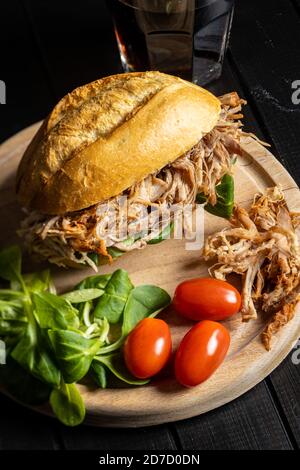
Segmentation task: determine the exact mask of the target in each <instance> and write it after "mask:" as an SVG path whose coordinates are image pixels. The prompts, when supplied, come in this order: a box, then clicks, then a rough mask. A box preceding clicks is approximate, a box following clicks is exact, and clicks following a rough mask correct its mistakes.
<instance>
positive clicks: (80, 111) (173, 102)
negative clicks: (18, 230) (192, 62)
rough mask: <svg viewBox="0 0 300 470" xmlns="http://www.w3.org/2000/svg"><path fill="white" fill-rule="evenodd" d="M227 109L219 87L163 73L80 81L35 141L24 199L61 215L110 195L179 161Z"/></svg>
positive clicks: (21, 182)
mask: <svg viewBox="0 0 300 470" xmlns="http://www.w3.org/2000/svg"><path fill="white" fill-rule="evenodd" d="M219 114H220V102H219V100H218V99H217V98H216V97H215V96H213V95H212V94H211V93H209V92H208V91H206V90H204V89H202V88H200V87H198V86H196V85H193V84H191V83H189V82H186V81H184V80H181V79H180V78H177V77H173V76H170V75H166V74H162V73H159V72H140V73H130V74H121V75H114V76H111V77H107V78H104V79H101V80H97V81H95V82H93V83H90V84H88V85H85V86H82V87H80V88H77V89H76V90H74V91H73V92H72V93H70V94H68V95H67V96H65V97H64V98H63V99H62V100H61V101H60V102H59V103H58V104H57V106H56V107H55V108H54V109H53V111H52V112H51V113H50V115H49V116H48V118H47V119H46V120H45V121H44V123H43V124H42V126H41V128H40V129H39V131H38V132H37V134H36V136H35V137H34V139H33V141H32V142H31V143H30V145H29V147H28V148H27V150H26V152H25V154H24V156H23V158H22V161H21V163H20V165H19V169H18V173H17V194H18V198H19V200H20V202H21V204H22V205H23V206H25V207H28V208H31V209H37V210H39V211H40V212H42V213H46V214H57V215H59V214H63V213H66V212H72V211H76V210H80V209H84V208H86V207H89V206H91V205H93V204H96V203H98V202H103V201H105V200H107V199H108V198H110V197H113V196H116V195H118V194H120V193H121V192H122V191H124V190H125V189H127V188H129V187H130V186H132V184H134V183H136V182H138V181H141V180H142V179H143V178H145V177H146V176H147V175H149V174H150V173H152V172H154V171H156V170H160V169H161V168H163V167H164V166H166V165H167V164H168V163H171V162H173V161H174V160H176V158H178V157H179V156H180V155H182V154H183V153H184V152H186V151H187V150H189V149H190V148H191V147H192V146H193V145H195V144H196V143H197V142H198V141H199V140H200V139H201V138H202V136H203V135H204V134H206V133H207V132H209V131H210V130H211V129H212V128H213V127H214V126H215V125H216V123H217V120H218V117H219Z"/></svg>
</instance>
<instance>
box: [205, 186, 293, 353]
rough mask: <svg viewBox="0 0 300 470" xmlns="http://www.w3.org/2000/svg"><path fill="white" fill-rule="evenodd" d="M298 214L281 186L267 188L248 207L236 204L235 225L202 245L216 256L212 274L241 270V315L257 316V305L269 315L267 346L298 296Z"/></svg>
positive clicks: (290, 314) (207, 256) (265, 334)
mask: <svg viewBox="0 0 300 470" xmlns="http://www.w3.org/2000/svg"><path fill="white" fill-rule="evenodd" d="M299 216H300V214H298V213H291V212H289V210H288V208H287V206H286V203H285V199H284V195H283V192H282V190H281V189H280V188H278V187H274V188H268V189H267V190H266V192H265V194H257V195H255V197H254V200H253V203H252V206H251V208H250V210H249V211H246V210H245V209H243V208H241V207H235V210H234V215H233V217H232V220H231V227H230V228H226V229H224V230H222V231H220V232H218V233H215V234H213V235H211V236H209V237H208V238H207V240H206V242H205V245H204V248H203V258H204V260H206V261H209V260H216V264H214V265H213V266H212V268H211V269H210V273H211V274H212V275H213V276H214V277H216V278H217V279H223V280H224V279H226V276H227V275H228V274H230V273H237V274H240V275H242V280H243V288H242V310H241V313H242V319H243V321H248V320H251V319H253V318H256V317H257V310H260V311H261V312H262V313H265V314H266V315H267V316H268V318H269V323H268V325H267V327H266V328H265V330H264V332H263V334H262V341H263V344H264V346H265V348H266V349H267V350H270V348H271V340H272V336H273V335H274V334H275V333H276V332H277V331H278V330H279V329H280V328H282V327H283V326H284V325H285V324H286V323H287V322H288V321H289V320H291V318H292V317H293V315H294V312H295V306H296V304H297V301H298V300H299V299H300V296H299V291H300V248H299V239H298V235H297V227H298V226H299Z"/></svg>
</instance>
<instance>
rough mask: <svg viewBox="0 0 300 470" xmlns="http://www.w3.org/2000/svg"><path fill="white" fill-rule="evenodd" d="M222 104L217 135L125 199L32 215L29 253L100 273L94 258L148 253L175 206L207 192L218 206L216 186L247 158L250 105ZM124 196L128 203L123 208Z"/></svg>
mask: <svg viewBox="0 0 300 470" xmlns="http://www.w3.org/2000/svg"><path fill="white" fill-rule="evenodd" d="M220 101H221V114H220V118H219V121H218V123H217V125H216V126H215V128H214V129H213V130H212V131H211V132H209V133H208V134H206V135H205V136H204V137H203V138H202V139H201V140H200V141H199V142H198V143H197V144H196V145H195V146H194V147H193V148H192V149H191V150H189V151H188V152H186V153H185V154H184V155H182V156H181V157H179V158H178V159H177V160H176V161H174V162H173V163H172V164H170V165H167V166H166V167H165V168H163V169H162V170H161V171H159V172H156V173H154V174H151V175H149V176H148V177H146V178H145V179H144V180H142V181H141V182H139V183H137V184H135V185H133V186H132V187H131V188H129V189H128V190H126V191H124V193H123V194H122V195H120V196H118V197H114V198H112V199H110V200H109V201H106V202H105V203H101V204H96V205H94V206H92V207H90V208H88V209H84V210H81V211H78V212H73V213H68V214H65V215H64V216H58V217H49V216H45V215H43V214H40V213H37V212H31V213H29V215H28V216H27V217H26V218H25V220H24V221H23V222H22V225H21V229H20V230H19V234H20V235H21V236H22V237H24V240H25V244H26V245H27V247H28V248H29V250H30V251H31V252H32V253H34V254H36V255H39V256H40V257H43V258H47V259H48V260H49V261H51V262H53V263H56V264H58V265H59V266H66V265H69V264H70V262H71V263H72V264H74V263H76V264H86V263H87V264H89V265H90V266H92V267H93V268H94V269H95V270H97V266H96V265H95V263H94V262H93V261H92V260H91V259H90V257H89V256H88V254H89V253H97V254H100V255H102V256H105V257H107V258H108V259H109V260H111V255H110V253H109V250H108V249H109V248H110V247H112V248H117V249H118V250H121V251H124V252H125V251H130V250H132V249H135V248H143V247H144V246H146V244H147V242H148V241H149V240H150V239H151V238H154V237H155V236H156V235H157V234H158V233H160V231H161V230H163V229H164V228H165V227H166V226H167V225H168V224H169V223H170V220H169V218H168V213H169V208H170V206H172V205H173V204H194V203H195V198H196V195H197V193H199V192H201V193H204V194H205V195H206V197H207V199H208V201H209V202H210V203H211V204H213V205H214V204H215V203H216V199H217V197H216V189H215V187H216V185H217V184H218V182H219V181H220V180H221V178H222V177H223V176H224V174H226V173H231V171H232V169H231V166H232V162H233V160H234V159H235V157H236V155H237V154H241V153H242V149H241V147H240V144H239V140H240V136H241V135H242V130H241V126H242V124H241V122H240V120H239V119H240V118H241V117H242V115H241V113H240V111H241V106H242V105H243V104H244V103H246V102H245V101H244V100H242V99H240V98H239V96H238V95H237V93H229V94H227V95H224V96H222V97H220ZM122 196H127V198H128V199H127V202H126V204H123V205H122V203H120V201H122ZM154 209H156V211H153V210H154ZM150 210H151V216H150V215H149V212H150ZM178 215H179V214H178ZM124 224H125V226H124ZM146 226H147V228H148V230H147V231H146V230H145V227H146ZM115 228H117V230H115ZM128 234H130V235H131V236H133V237H134V242H133V243H131V244H128V243H127V239H128ZM137 235H138V236H137Z"/></svg>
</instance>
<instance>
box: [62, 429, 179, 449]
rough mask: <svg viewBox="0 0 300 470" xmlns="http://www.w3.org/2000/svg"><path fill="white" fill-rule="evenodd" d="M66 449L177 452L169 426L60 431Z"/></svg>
mask: <svg viewBox="0 0 300 470" xmlns="http://www.w3.org/2000/svg"><path fill="white" fill-rule="evenodd" d="M60 436H61V440H62V441H63V443H64V446H65V448H66V449H80V450H89V449H97V450H124V449H126V450H145V449H147V450H153V451H157V450H176V449H177V447H176V444H175V441H174V438H173V436H172V434H171V433H170V431H169V429H168V426H155V427H150V428H140V429H107V428H106V429H104V428H95V427H93V428H92V427H88V426H86V427H80V428H73V429H71V428H64V427H61V429H60Z"/></svg>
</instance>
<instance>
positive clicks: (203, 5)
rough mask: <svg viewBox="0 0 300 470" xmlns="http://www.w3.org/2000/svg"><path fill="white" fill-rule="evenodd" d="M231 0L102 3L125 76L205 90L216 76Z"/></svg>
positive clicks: (219, 72)
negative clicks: (154, 77) (161, 76)
mask: <svg viewBox="0 0 300 470" xmlns="http://www.w3.org/2000/svg"><path fill="white" fill-rule="evenodd" d="M233 3H234V2H233V0H107V4H108V6H109V8H110V11H111V13H112V16H113V20H114V26H115V33H116V38H117V42H118V47H119V51H120V56H121V60H122V64H123V68H124V70H125V71H129V72H133V71H145V70H159V71H161V72H166V73H170V74H174V75H178V76H180V77H181V78H184V79H186V80H190V81H194V82H196V83H198V84H201V85H204V84H205V83H208V82H209V81H211V80H213V79H215V78H217V77H218V76H219V75H220V74H221V70H222V61H223V57H224V53H225V50H226V46H227V42H228V36H229V31H230V26H231V20H232V14H233Z"/></svg>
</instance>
